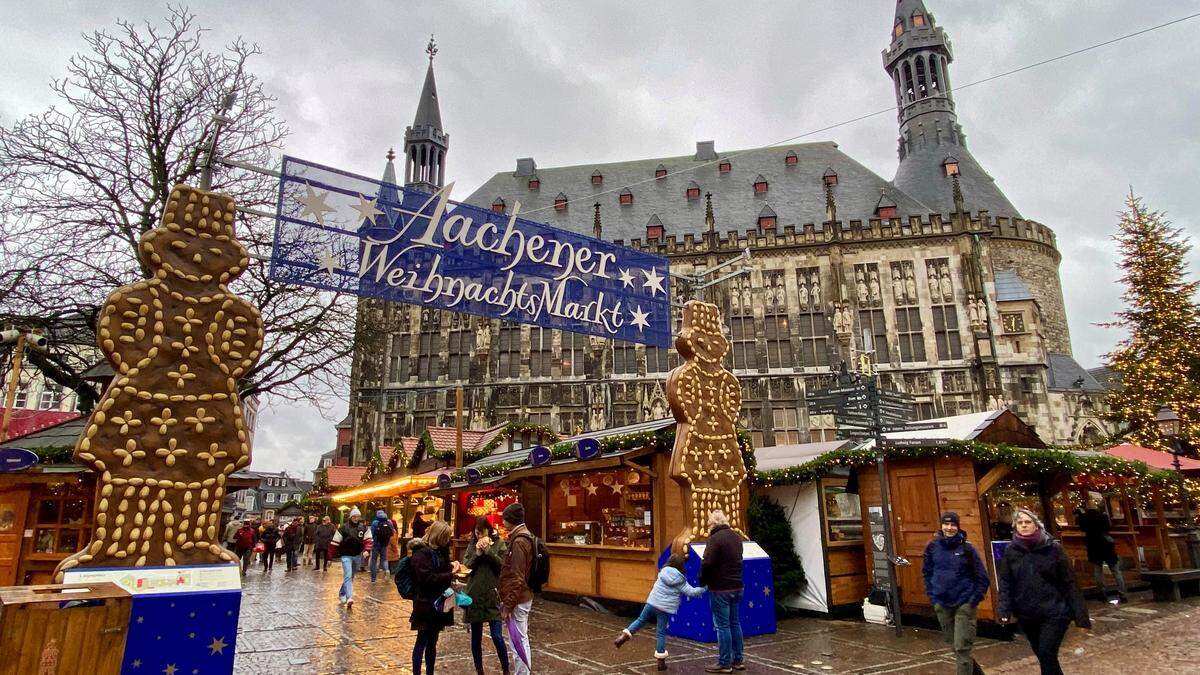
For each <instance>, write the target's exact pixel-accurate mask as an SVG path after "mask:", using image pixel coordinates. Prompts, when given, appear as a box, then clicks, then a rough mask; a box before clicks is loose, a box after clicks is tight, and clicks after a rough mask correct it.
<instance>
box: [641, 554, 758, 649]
mask: <svg viewBox="0 0 1200 675" xmlns="http://www.w3.org/2000/svg"><path fill="white" fill-rule="evenodd" d="M704 547H705V545H704V544H702V543H701V544H690V545H689V546H688V561H687V565H685V569H686V571H687V578H688V583H690V584H691V585H693V586H699V585H700V583H699V581H700V561H701V559H702V558H703V556H704ZM669 555H670V549H668V550H666V551H664V552H663V554H662V555H661V556H659V559H658V565H659V569H661V568H662V566H663V565H665V564H666V562H667V558H668V557H669ZM773 579H774V577H772V575H771V558H770V557H769V556H768V555H767V552H766V551H764V550H763V549H762V547H761V546H759V545H758V544H756V543H754V542H752V541H747V542H744V543H743V544H742V581H743V584H744V590H743V591H742V604H741V607H740V608H739V610H738V612H739V618H740V619H741V624H742V636H743V637H750V636H751V635H766V634H770V633H774V632H775V582H774V581H773ZM667 633H668V634H670V635H674V636H675V637H681V638H687V639H689V640H695V641H697V642H716V641H717V631H716V629H714V628H713V622H712V610H711V609H710V608H709V604H708V594H707V593H705V594H704V595H703V596H701V597H699V598H694V599H688V598H686V597H685V598H683V601H682V602H681V603H680V605H679V612H678V613H677V614H676V615H675V618H674V619H672V620H671V625H670V627H669V628H668V629H667Z"/></svg>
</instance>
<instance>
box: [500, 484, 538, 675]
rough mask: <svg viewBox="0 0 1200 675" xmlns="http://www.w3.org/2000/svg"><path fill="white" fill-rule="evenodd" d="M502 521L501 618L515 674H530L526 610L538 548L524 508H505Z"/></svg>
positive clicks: (531, 599)
mask: <svg viewBox="0 0 1200 675" xmlns="http://www.w3.org/2000/svg"><path fill="white" fill-rule="evenodd" d="M502 517H503V518H504V526H505V527H506V528H508V552H507V553H506V554H505V556H504V564H503V565H502V566H501V567H500V618H501V619H503V620H504V622H505V623H507V624H508V628H509V637H510V639H511V640H512V642H513V651H514V652H515V653H516V659H515V661H516V664H515V668H514V672H516V673H517V675H526V674H527V673H531V672H533V670H532V669H533V655H532V654H531V653H530V650H529V610H531V609H532V608H533V589H532V588H530V584H529V581H530V579H529V576H530V570H531V568H532V566H533V563H534V556H536V555H537V545H536V542H535V540H534V536H533V534H532V533H530V531H529V528H528V527H525V507H524V506H521V504H520V503H519V502H514V503H512V504H509V505H508V506H507V507H505V509H504V511H503V513H502Z"/></svg>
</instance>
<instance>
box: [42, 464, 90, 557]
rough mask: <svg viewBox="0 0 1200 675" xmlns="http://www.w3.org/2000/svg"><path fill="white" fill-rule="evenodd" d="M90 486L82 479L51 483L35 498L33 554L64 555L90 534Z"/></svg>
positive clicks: (73, 549) (86, 539)
mask: <svg viewBox="0 0 1200 675" xmlns="http://www.w3.org/2000/svg"><path fill="white" fill-rule="evenodd" d="M91 514H92V490H91V489H90V488H87V487H85V486H84V485H83V484H82V483H81V482H79V481H76V482H71V483H53V484H50V485H48V486H46V487H45V488H44V489H43V491H42V493H41V495H39V497H38V500H37V513H36V519H37V522H36V523H35V524H34V528H33V529H34V534H33V551H32V554H33V555H34V556H54V557H59V558H61V557H64V556H67V555H70V554H72V553H75V552H76V551H78V550H79V549H80V548H81V547H82V546H83V545H84V544H86V543H87V542H88V540H89V539H90V538H91V525H92V523H91Z"/></svg>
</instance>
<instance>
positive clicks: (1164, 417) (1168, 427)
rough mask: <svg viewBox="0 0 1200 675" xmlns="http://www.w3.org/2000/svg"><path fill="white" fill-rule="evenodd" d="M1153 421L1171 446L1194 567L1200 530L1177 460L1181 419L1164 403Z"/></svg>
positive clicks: (1180, 449)
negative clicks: (1193, 518)
mask: <svg viewBox="0 0 1200 675" xmlns="http://www.w3.org/2000/svg"><path fill="white" fill-rule="evenodd" d="M1154 423H1155V424H1156V425H1158V433H1159V435H1160V436H1162V437H1163V438H1165V439H1166V440H1167V444H1168V445H1169V446H1170V448H1171V456H1172V458H1173V459H1172V464H1173V465H1174V467H1175V473H1176V475H1177V477H1178V478H1179V496H1180V499H1182V500H1183V527H1184V532H1185V533H1186V535H1187V546H1188V553H1189V554H1190V555H1191V558H1192V567H1196V566H1197V564H1200V532H1197V531H1196V529H1195V528H1194V527H1192V504H1191V501H1192V500H1191V499H1190V496H1189V495H1188V493H1187V483H1186V481H1185V479H1184V477H1183V465H1182V462H1180V460H1179V456H1180V455H1181V454H1183V446H1182V444H1181V443H1180V442H1179V436H1180V433H1181V432H1182V431H1183V420H1181V419H1180V418H1179V415H1177V414H1175V411H1174V410H1171V408H1169V407H1167V406H1165V405H1164V406H1162V407H1161V408H1159V409H1158V414H1156V415H1155V416H1154Z"/></svg>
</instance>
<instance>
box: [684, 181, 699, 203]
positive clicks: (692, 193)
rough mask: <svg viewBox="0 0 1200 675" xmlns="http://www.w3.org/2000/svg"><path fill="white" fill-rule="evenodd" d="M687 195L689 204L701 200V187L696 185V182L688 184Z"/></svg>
mask: <svg viewBox="0 0 1200 675" xmlns="http://www.w3.org/2000/svg"><path fill="white" fill-rule="evenodd" d="M685 194H686V195H687V199H688V201H689V202H690V201H692V200H693V199H700V186H699V185H697V184H696V181H692V182H690V183H688V186H687V192H686V193H685Z"/></svg>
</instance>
